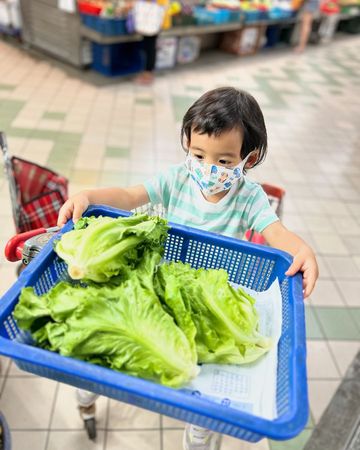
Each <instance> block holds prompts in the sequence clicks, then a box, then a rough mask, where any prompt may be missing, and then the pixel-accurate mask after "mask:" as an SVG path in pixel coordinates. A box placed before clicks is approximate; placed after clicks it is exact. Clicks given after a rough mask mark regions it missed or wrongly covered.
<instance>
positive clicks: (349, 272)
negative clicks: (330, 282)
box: [325, 256, 360, 280]
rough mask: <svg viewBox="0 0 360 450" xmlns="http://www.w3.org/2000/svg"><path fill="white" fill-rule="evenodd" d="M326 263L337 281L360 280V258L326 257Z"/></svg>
mask: <svg viewBox="0 0 360 450" xmlns="http://www.w3.org/2000/svg"><path fill="white" fill-rule="evenodd" d="M325 262H326V265H327V267H328V268H329V270H330V273H331V275H332V276H333V277H334V278H336V280H339V279H340V280H342V279H343V280H348V279H351V280H358V279H359V280H360V257H358V258H357V257H352V258H350V257H343V256H325Z"/></svg>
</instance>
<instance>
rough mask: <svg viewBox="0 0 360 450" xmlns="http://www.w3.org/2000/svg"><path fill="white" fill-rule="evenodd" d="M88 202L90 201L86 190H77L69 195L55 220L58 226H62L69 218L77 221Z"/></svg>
mask: <svg viewBox="0 0 360 450" xmlns="http://www.w3.org/2000/svg"><path fill="white" fill-rule="evenodd" d="M89 204H90V202H89V198H88V195H87V193H86V191H83V192H79V193H78V194H76V195H73V196H72V197H70V198H69V199H68V200H66V202H65V203H64V204H63V205H62V207H61V208H60V211H59V217H58V221H57V225H58V227H63V226H64V225H65V224H66V222H67V221H68V220H70V219H73V221H74V222H77V221H78V220H79V219H80V217H81V216H82V213H83V212H84V211H85V210H86V209H87V207H88V206H89Z"/></svg>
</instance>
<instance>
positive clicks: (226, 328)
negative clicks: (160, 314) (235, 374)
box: [155, 263, 271, 364]
mask: <svg viewBox="0 0 360 450" xmlns="http://www.w3.org/2000/svg"><path fill="white" fill-rule="evenodd" d="M156 278H157V281H156V283H155V285H156V286H157V293H158V295H159V298H160V299H161V301H162V302H163V304H164V308H165V309H166V310H167V311H168V312H169V313H170V314H172V315H173V317H174V318H175V321H176V323H177V324H178V326H180V327H181V328H182V329H183V330H184V333H185V334H186V335H187V337H188V339H189V341H190V342H191V343H192V341H193V339H194V338H195V342H196V350H197V353H198V360H199V362H200V363H223V364H245V363H249V362H252V361H255V360H256V359H258V358H259V357H260V356H261V355H263V354H264V353H266V352H267V351H268V350H269V349H270V347H271V340H270V339H268V338H266V337H264V336H262V335H261V334H260V333H259V332H258V331H257V330H258V314H257V311H256V308H255V306H254V299H253V298H252V297H250V296H249V295H248V294H246V293H245V292H244V291H243V290H242V289H238V290H235V289H234V288H233V287H232V286H231V285H230V284H229V282H228V274H227V272H226V271H225V270H215V269H207V270H205V269H199V270H195V269H192V268H191V267H190V266H189V265H187V264H182V263H170V264H164V265H162V266H161V267H160V268H159V270H158V273H157V275H156ZM190 321H191V322H192V324H193V326H194V328H195V330H196V333H195V335H194V334H192V333H189V329H190V330H192V329H193V326H192V325H191V326H190V325H189V322H190Z"/></svg>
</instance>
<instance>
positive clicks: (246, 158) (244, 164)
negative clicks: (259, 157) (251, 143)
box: [240, 150, 257, 171]
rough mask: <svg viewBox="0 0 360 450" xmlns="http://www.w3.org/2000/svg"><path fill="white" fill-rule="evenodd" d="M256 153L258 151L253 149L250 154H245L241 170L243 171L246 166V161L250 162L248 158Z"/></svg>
mask: <svg viewBox="0 0 360 450" xmlns="http://www.w3.org/2000/svg"><path fill="white" fill-rule="evenodd" d="M256 153H257V150H252V151H251V152H250V153H249V154H248V155H246V156H245V159H243V160H242V161H241V163H240V165H241V170H242V171H243V170H244V168H245V166H246V163H247V162H248V159H249V158H250V156H252V155H254V154H256ZM251 167H252V166H251ZM251 167H250V169H251Z"/></svg>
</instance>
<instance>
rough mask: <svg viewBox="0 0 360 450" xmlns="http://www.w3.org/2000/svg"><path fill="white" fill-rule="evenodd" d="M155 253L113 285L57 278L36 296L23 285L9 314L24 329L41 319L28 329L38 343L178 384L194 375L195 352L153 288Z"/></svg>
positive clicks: (88, 359)
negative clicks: (85, 284)
mask: <svg viewBox="0 0 360 450" xmlns="http://www.w3.org/2000/svg"><path fill="white" fill-rule="evenodd" d="M160 258H161V255H160V254H157V253H151V252H146V253H145V254H144V258H143V260H142V262H141V264H140V266H139V268H138V270H137V271H133V273H132V275H131V276H130V278H129V279H128V280H126V281H125V282H123V283H121V284H120V285H119V286H111V287H107V286H101V287H99V286H95V285H92V286H88V287H83V286H73V285H71V284H69V283H66V282H61V283H59V284H58V285H56V286H55V287H54V288H53V289H51V290H50V291H49V292H48V293H47V294H44V295H42V296H40V297H38V296H36V295H35V294H34V292H33V289H32V288H27V289H24V290H23V291H22V294H21V296H20V302H19V304H18V305H17V306H16V308H15V311H14V317H15V319H16V320H17V321H18V323H19V325H20V324H21V325H22V326H23V327H25V328H26V329H32V328H31V327H32V325H33V324H34V323H36V321H37V320H38V319H39V318H44V317H45V318H46V319H47V322H46V324H43V328H41V329H37V330H36V331H34V330H33V331H34V333H33V337H34V338H35V339H37V342H38V344H40V345H41V346H42V347H44V348H47V349H49V350H53V351H57V352H59V353H60V354H62V355H64V356H71V357H75V358H78V359H82V360H85V361H91V362H96V363H97V364H102V365H106V366H107V367H110V368H112V369H115V370H119V371H124V372H126V373H128V374H130V375H135V376H139V377H142V378H147V379H151V380H155V381H158V382H160V383H162V384H164V385H167V386H171V387H178V386H181V385H183V384H185V383H187V382H188V381H190V380H191V379H192V378H193V377H195V376H196V375H197V373H198V371H199V369H198V367H197V365H196V363H197V355H196V352H194V351H193V349H192V348H191V346H190V344H189V341H188V339H187V337H186V335H185V333H184V332H183V331H182V329H181V328H179V327H178V326H177V325H176V324H175V322H174V319H173V318H172V317H171V316H170V315H169V314H168V313H167V312H166V311H165V310H164V309H163V308H162V306H161V303H160V301H159V299H158V297H157V295H156V293H155V291H154V289H153V285H152V277H153V274H154V271H155V267H156V265H157V264H158V263H159V261H160ZM36 304H37V305H38V306H36ZM29 305H30V307H29Z"/></svg>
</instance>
